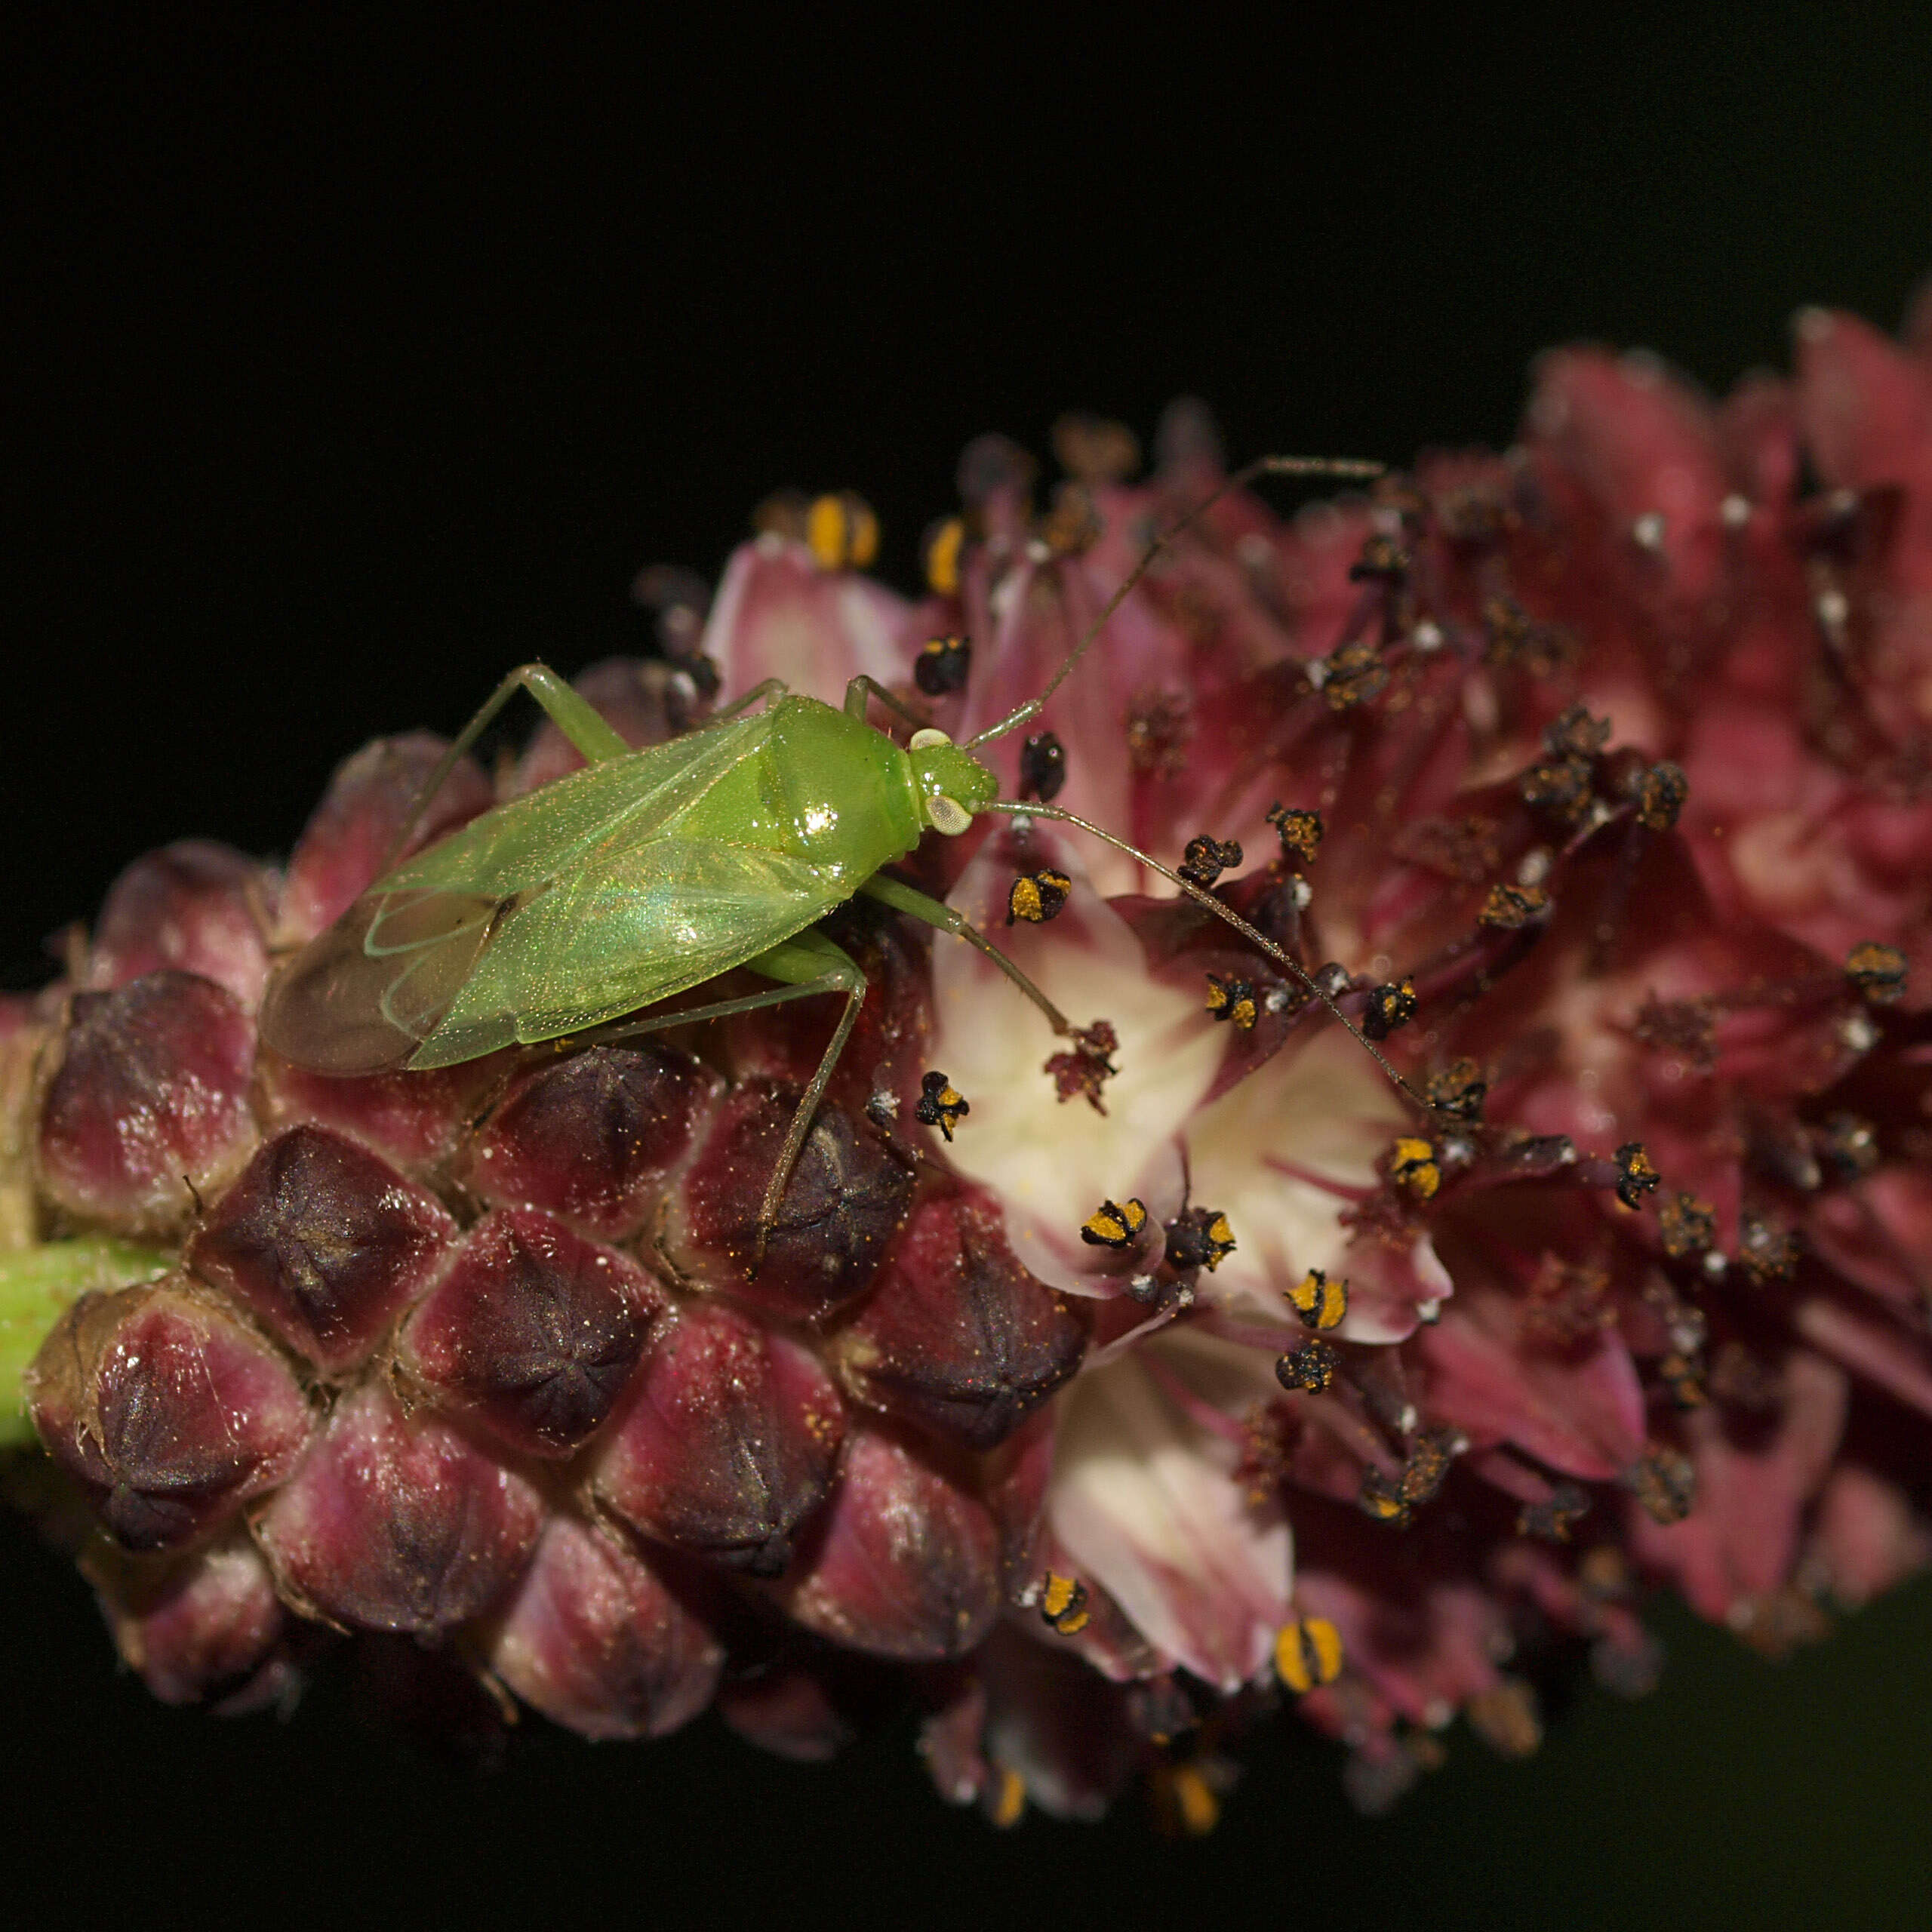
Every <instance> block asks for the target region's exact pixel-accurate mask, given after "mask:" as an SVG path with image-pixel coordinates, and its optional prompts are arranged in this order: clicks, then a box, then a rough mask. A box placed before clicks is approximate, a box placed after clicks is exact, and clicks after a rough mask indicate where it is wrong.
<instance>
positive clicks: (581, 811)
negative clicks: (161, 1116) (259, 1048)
mask: <svg viewBox="0 0 1932 1932" xmlns="http://www.w3.org/2000/svg"><path fill="white" fill-rule="evenodd" d="M768 729H769V726H768V723H767V721H766V720H765V719H764V717H763V716H762V715H760V716H758V717H753V718H743V719H737V720H733V721H729V722H727V723H725V724H719V725H715V726H712V727H711V728H708V729H706V730H704V731H694V732H692V733H691V734H688V736H686V737H681V738H674V739H672V740H670V741H669V743H666V744H662V745H654V746H651V747H650V748H649V749H647V750H645V751H642V752H635V753H633V754H632V755H631V756H629V757H628V758H610V759H607V760H605V761H603V762H601V763H599V764H593V765H591V766H589V767H588V768H586V769H585V770H583V771H579V772H575V773H573V774H571V776H570V777H568V778H564V779H560V780H558V782H557V783H555V784H554V785H548V786H544V787H543V789H542V790H540V791H537V792H531V793H530V794H529V795H528V796H527V797H525V798H518V799H515V800H513V801H512V802H511V803H510V804H507V805H502V806H499V807H498V808H497V809H496V810H495V811H488V812H485V813H484V814H482V816H481V817H478V818H475V819H472V820H471V821H470V823H469V824H468V825H466V826H464V827H463V829H462V830H460V832H456V833H454V835H452V836H451V837H450V838H446V839H445V840H443V841H441V843H439V844H436V845H434V846H432V847H431V848H429V851H426V852H422V853H419V854H417V855H416V857H414V858H412V859H410V860H408V861H407V862H406V863H404V864H402V865H401V866H398V867H396V868H395V870H393V871H392V872H389V873H388V874H387V875H386V876H385V877H383V878H382V879H380V881H377V884H375V885H374V886H372V887H371V888H370V889H369V891H368V892H366V893H365V894H363V896H362V897H361V898H360V899H358V900H357V901H356V902H355V904H354V905H352V906H350V907H349V909H348V911H347V912H345V913H344V914H343V915H342V917H341V918H340V919H339V920H338V921H337V922H336V924H334V926H332V927H331V928H330V929H329V930H328V931H327V932H325V933H323V934H321V935H320V936H319V937H317V938H315V939H314V940H311V941H310V943H309V944H308V945H307V946H306V947H304V948H303V950H302V951H301V952H300V953H299V954H297V956H296V957H295V958H294V960H292V961H291V962H290V963H289V964H288V967H287V968H285V970H284V971H282V972H281V974H278V976H277V977H276V978H275V980H274V981H273V982H272V984H271V985H270V986H269V993H268V996H267V998H266V1000H265V1001H264V1002H263V1008H262V1015H261V1026H262V1037H263V1039H264V1040H266V1041H267V1043H268V1044H269V1046H270V1047H272V1048H273V1049H274V1050H275V1051H276V1052H277V1053H278V1054H281V1055H283V1056H284V1057H285V1058H287V1059H289V1060H294V1061H295V1062H296V1063H297V1065H299V1066H306V1067H312V1068H313V1069H315V1070H316V1071H317V1072H321V1073H334V1074H359V1073H375V1072H381V1071H383V1070H384V1069H387V1068H390V1067H397V1066H403V1065H404V1064H405V1063H407V1062H408V1061H409V1060H410V1059H411V1056H412V1055H414V1054H415V1053H416V1052H417V1049H418V1048H419V1047H420V1046H421V1044H423V1041H425V1040H426V1039H427V1038H429V1035H431V1034H432V1033H433V1032H435V1030H436V1029H437V1026H438V1023H440V1022H441V1020H443V1019H444V1017H445V1014H447V1013H448V1011H449V1009H450V1007H451V1002H452V1001H454V999H455V998H456V996H457V993H458V992H460V990H461V989H462V987H463V983H464V981H465V980H466V979H467V978H468V977H469V974H470V972H471V971H472V968H474V967H475V964H476V963H477V961H478V958H479V957H480V956H481V955H483V953H484V948H485V942H486V941H488V940H489V939H490V937H491V934H492V932H493V931H495V930H497V928H499V927H500V925H501V924H503V922H504V921H505V919H506V918H507V917H508V916H509V915H511V914H512V913H513V912H514V911H515V909H516V908H517V906H518V905H519V904H520V903H521V902H522V900H523V899H524V898H525V897H548V896H549V893H550V891H553V890H555V889H559V888H565V887H568V884H569V883H570V881H571V880H572V879H573V878H578V877H583V876H589V875H596V874H597V873H598V872H599V871H600V870H601V869H604V868H605V867H607V866H608V864H609V863H611V857H612V854H613V853H614V852H620V851H623V849H625V848H629V847H636V846H638V845H639V844H643V845H645V846H648V845H649V844H651V842H652V841H653V839H654V835H657V834H659V833H660V832H662V831H663V829H665V828H666V826H668V825H669V823H671V822H672V820H675V818H676V817H678V815H679V814H681V813H682V812H683V811H686V810H688V808H690V807H691V804H693V803H694V801H697V800H698V799H700V798H703V796H704V795H706V793H707V792H709V789H711V787H712V786H713V785H714V784H715V783H717V781H718V780H719V779H720V778H721V777H724V775H725V774H727V773H728V772H729V771H731V770H732V769H733V768H734V767H735V766H736V765H737V764H738V763H739V762H740V760H742V759H743V758H745V757H746V756H747V755H750V754H752V753H754V752H756V751H757V750H758V748H759V747H760V746H761V744H762V743H763V741H764V736H765V734H766V732H767V731H768ZM522 950H523V952H524V953H525V955H526V956H527V955H529V954H530V953H531V949H530V948H528V947H526V948H525V949H522ZM537 956H540V955H537ZM741 956H742V955H741ZM694 983H695V982H694ZM558 1030H560V1031H561V1030H563V1029H558ZM471 1037H472V1038H474V1039H475V1041H476V1042H477V1044H475V1045H473V1046H472V1047H471V1048H469V1050H468V1051H467V1052H451V1053H448V1054H447V1055H446V1056H445V1057H441V1058H439V1059H438V1060H437V1062H436V1064H437V1065H439V1066H441V1065H449V1064H453V1063H454V1062H455V1061H457V1060H463V1059H467V1058H470V1057H475V1056H479V1055H481V1054H485V1053H488V1052H491V1051H494V1049H495V1048H497V1047H500V1046H506V1045H508V1044H510V1043H511V1042H512V1041H513V1040H514V1039H515V1037H516V1033H515V1016H514V1013H513V1012H512V1013H511V1014H509V1017H507V1018H506V1017H503V1016H502V1015H499V1016H498V1017H497V1019H496V1020H494V1023H492V1024H491V1025H489V1026H485V1027H480V1028H478V1029H476V1030H475V1031H474V1032H473V1033H472V1035H471ZM544 1037H546V1038H547V1037H549V1035H546V1036H544Z"/></svg>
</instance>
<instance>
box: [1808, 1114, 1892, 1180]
mask: <svg viewBox="0 0 1932 1932" xmlns="http://www.w3.org/2000/svg"><path fill="white" fill-rule="evenodd" d="M1818 1151H1819V1152H1820V1154H1821V1155H1823V1157H1824V1158H1825V1159H1826V1161H1829V1163H1830V1164H1831V1166H1832V1168H1834V1169H1835V1171H1837V1172H1838V1174H1841V1175H1842V1176H1843V1177H1844V1178H1845V1179H1846V1180H1863V1178H1864V1177H1865V1176H1866V1175H1867V1174H1869V1173H1871V1172H1872V1170H1873V1169H1874V1168H1876V1167H1877V1166H1878V1129H1877V1128H1875V1127H1874V1126H1873V1125H1872V1123H1871V1122H1870V1121H1869V1120H1865V1119H1862V1118H1860V1116H1859V1115H1857V1114H1833V1115H1832V1116H1831V1118H1829V1120H1827V1121H1826V1123H1825V1126H1824V1132H1823V1135H1822V1137H1821V1138H1820V1145H1819V1149H1818Z"/></svg>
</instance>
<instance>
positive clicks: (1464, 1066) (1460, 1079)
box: [1423, 1060, 1489, 1121]
mask: <svg viewBox="0 0 1932 1932" xmlns="http://www.w3.org/2000/svg"><path fill="white" fill-rule="evenodd" d="M1423 1091H1424V1092H1425V1093H1426V1094H1427V1096H1428V1098H1429V1105H1430V1106H1432V1107H1433V1108H1435V1110H1436V1112H1438V1113H1444V1114H1447V1115H1449V1116H1450V1118H1451V1119H1453V1120H1466V1121H1479V1120H1481V1118H1482V1103H1483V1100H1484V1097H1485V1096H1486V1095H1487V1094H1488V1092H1489V1082H1488V1081H1487V1080H1485V1079H1484V1078H1483V1073H1482V1069H1481V1067H1480V1066H1478V1065H1477V1063H1475V1061H1474V1060H1454V1061H1451V1063H1450V1064H1449V1065H1448V1066H1445V1067H1444V1069H1442V1071H1441V1072H1440V1073H1432V1074H1431V1075H1429V1084H1428V1086H1427V1087H1426V1088H1425V1089H1424V1090H1423Z"/></svg>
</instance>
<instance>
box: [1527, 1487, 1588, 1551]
mask: <svg viewBox="0 0 1932 1932" xmlns="http://www.w3.org/2000/svg"><path fill="white" fill-rule="evenodd" d="M1589 1509H1590V1499H1589V1497H1588V1496H1587V1495H1586V1494H1584V1492H1583V1491H1582V1490H1580V1489H1579V1488H1578V1487H1577V1485H1576V1484H1574V1482H1560V1483H1558V1484H1556V1485H1555V1487H1553V1488H1552V1490H1551V1491H1550V1492H1549V1495H1548V1496H1547V1497H1545V1498H1544V1500H1543V1501H1542V1502H1540V1503H1524V1505H1523V1506H1522V1508H1521V1509H1520V1510H1519V1511H1518V1512H1517V1516H1516V1534H1518V1536H1519V1537H1541V1538H1542V1540H1543V1541H1544V1542H1545V1543H1567V1542H1568V1541H1569V1540H1570V1532H1571V1530H1572V1529H1573V1528H1574V1527H1575V1526H1576V1525H1577V1524H1578V1523H1579V1522H1580V1521H1582V1520H1583V1518H1584V1517H1585V1516H1586V1515H1589Z"/></svg>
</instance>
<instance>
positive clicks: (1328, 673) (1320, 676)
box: [1308, 638, 1389, 711]
mask: <svg viewBox="0 0 1932 1932" xmlns="http://www.w3.org/2000/svg"><path fill="white" fill-rule="evenodd" d="M1308 668H1309V676H1310V680H1311V681H1312V682H1313V683H1315V685H1318V687H1319V688H1320V689H1321V695H1322V697H1324V699H1326V700H1327V705H1328V709H1330V710H1331V711H1352V710H1353V709H1355V707H1356V706H1358V705H1361V704H1366V703H1367V702H1368V701H1369V700H1370V699H1371V698H1372V697H1377V696H1378V695H1379V694H1380V692H1381V691H1382V690H1383V688H1384V686H1386V685H1387V683H1388V682H1389V667H1388V666H1387V665H1386V664H1385V663H1383V661H1382V654H1381V653H1380V651H1377V649H1376V648H1375V646H1374V645H1372V644H1371V643H1369V642H1368V641H1367V639H1366V638H1360V639H1358V640H1357V641H1355V643H1353V644H1345V645H1343V646H1342V647H1341V648H1340V649H1339V650H1338V651H1335V652H1334V653H1333V654H1331V656H1329V657H1324V658H1322V659H1321V660H1319V662H1318V663H1315V664H1311V665H1310V666H1309V667H1308Z"/></svg>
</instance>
